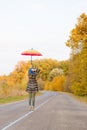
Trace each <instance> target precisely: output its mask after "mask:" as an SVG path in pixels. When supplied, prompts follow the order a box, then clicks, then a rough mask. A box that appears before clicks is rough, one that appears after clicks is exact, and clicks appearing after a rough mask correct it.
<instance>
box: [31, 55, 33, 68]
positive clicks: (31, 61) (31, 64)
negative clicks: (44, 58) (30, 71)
mask: <svg viewBox="0 0 87 130" xmlns="http://www.w3.org/2000/svg"><path fill="white" fill-rule="evenodd" d="M31 65H32V66H33V64H32V56H31Z"/></svg>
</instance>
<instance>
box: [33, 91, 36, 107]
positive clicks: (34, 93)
mask: <svg viewBox="0 0 87 130" xmlns="http://www.w3.org/2000/svg"><path fill="white" fill-rule="evenodd" d="M35 95H36V92H32V106H33V108H34V106H35Z"/></svg>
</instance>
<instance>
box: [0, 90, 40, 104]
mask: <svg viewBox="0 0 87 130" xmlns="http://www.w3.org/2000/svg"><path fill="white" fill-rule="evenodd" d="M40 94H41V93H40V92H38V93H37V95H36V96H38V95H40ZM27 98H28V94H26V95H22V96H15V97H5V98H0V104H5V103H11V102H16V101H21V100H25V99H27Z"/></svg>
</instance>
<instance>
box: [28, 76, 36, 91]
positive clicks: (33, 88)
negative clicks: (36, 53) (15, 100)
mask: <svg viewBox="0 0 87 130" xmlns="http://www.w3.org/2000/svg"><path fill="white" fill-rule="evenodd" d="M36 76H37V74H32V75H29V80H28V83H27V88H26V91H27V92H37V91H38V83H37V80H36Z"/></svg>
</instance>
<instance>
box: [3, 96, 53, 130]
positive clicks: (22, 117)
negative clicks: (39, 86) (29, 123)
mask: <svg viewBox="0 0 87 130" xmlns="http://www.w3.org/2000/svg"><path fill="white" fill-rule="evenodd" d="M55 95H56V94H55ZM55 95H54V96H55ZM54 96H52V97H51V98H49V99H48V100H46V101H45V102H43V103H42V104H40V105H39V106H37V107H36V108H35V110H34V111H36V110H38V109H39V108H40V107H42V106H43V105H44V104H46V103H47V102H49V101H50V100H51V99H52V98H53V97H54ZM34 111H30V112H28V113H27V114H25V115H23V116H21V117H20V118H18V119H17V120H15V121H13V122H12V123H10V124H9V125H7V126H5V127H4V128H2V129H1V130H6V129H8V128H9V127H11V126H12V125H14V124H16V123H17V122H19V121H21V120H22V119H24V118H25V117H27V116H28V115H30V114H32V113H33V112H34Z"/></svg>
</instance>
